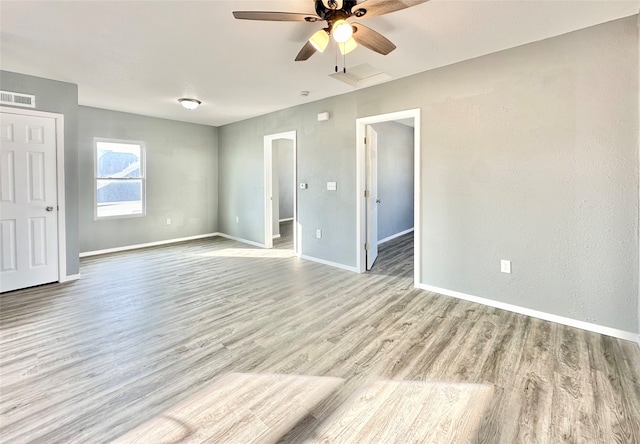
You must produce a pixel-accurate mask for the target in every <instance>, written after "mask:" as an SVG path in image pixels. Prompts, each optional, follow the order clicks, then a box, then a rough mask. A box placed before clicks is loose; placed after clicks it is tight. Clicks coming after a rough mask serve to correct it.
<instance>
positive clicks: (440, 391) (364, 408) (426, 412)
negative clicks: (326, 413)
mask: <svg viewBox="0 0 640 444" xmlns="http://www.w3.org/2000/svg"><path fill="white" fill-rule="evenodd" d="M492 398H493V386H491V385H487V384H465V383H447V382H439V381H435V382H422V381H386V380H385V381H371V382H368V383H366V384H365V385H364V386H362V387H361V388H360V389H359V390H357V391H356V392H355V393H353V394H352V395H351V396H350V397H349V399H347V400H346V401H345V402H344V403H342V404H341V405H340V407H339V408H338V409H337V410H336V411H335V412H334V413H333V414H332V415H331V416H330V417H329V418H327V419H326V420H325V421H324V422H323V423H322V424H321V425H320V426H319V427H318V429H317V430H316V433H315V435H314V437H313V439H311V440H307V441H305V443H326V442H331V443H337V442H344V443H351V442H354V443H374V442H379V443H383V442H384V443H400V442H402V443H408V442H428V443H438V444H440V443H442V444H445V443H447V444H448V443H472V442H475V441H476V439H477V432H478V429H479V426H480V422H481V420H482V418H483V416H484V414H485V412H486V410H487V408H488V407H489V406H490V404H491V401H492Z"/></svg>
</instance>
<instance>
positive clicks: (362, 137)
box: [356, 109, 420, 284]
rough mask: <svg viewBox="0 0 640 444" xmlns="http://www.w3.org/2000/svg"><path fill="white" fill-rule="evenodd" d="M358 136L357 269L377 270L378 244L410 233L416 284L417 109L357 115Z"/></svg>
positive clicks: (417, 214)
mask: <svg viewBox="0 0 640 444" xmlns="http://www.w3.org/2000/svg"><path fill="white" fill-rule="evenodd" d="M356 136H357V193H358V194H357V209H358V210H357V211H358V214H357V219H358V230H357V236H356V237H357V242H358V245H357V247H358V249H357V252H358V254H357V268H358V271H359V272H360V273H362V272H365V271H367V270H371V269H375V260H376V257H377V254H378V244H380V243H383V242H386V241H392V240H393V239H395V238H399V237H400V236H403V235H407V236H409V234H408V233H411V232H413V246H414V248H413V270H414V272H413V274H414V283H416V284H417V283H418V282H419V280H420V276H419V274H420V273H419V271H420V251H419V248H417V246H418V245H420V223H419V220H420V212H419V207H420V183H419V182H420V180H419V179H420V175H419V171H420V150H419V147H420V110H419V109H415V110H408V111H400V112H396V113H390V114H383V115H378V116H371V117H364V118H360V119H357V120H356ZM407 145H408V146H407ZM394 149H396V151H394ZM407 150H408V151H407ZM407 157H408V159H407ZM383 184H384V185H383ZM408 187H409V191H407V189H408ZM408 219H409V220H408ZM390 243H391V242H390Z"/></svg>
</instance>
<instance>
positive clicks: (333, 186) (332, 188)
mask: <svg viewBox="0 0 640 444" xmlns="http://www.w3.org/2000/svg"><path fill="white" fill-rule="evenodd" d="M337 189H338V183H337V182H327V190H328V191H336V190H337Z"/></svg>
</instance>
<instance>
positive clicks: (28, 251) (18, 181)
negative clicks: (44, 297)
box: [0, 107, 66, 292]
mask: <svg viewBox="0 0 640 444" xmlns="http://www.w3.org/2000/svg"><path fill="white" fill-rule="evenodd" d="M63 129H64V119H63V116H62V115H61V114H54V113H46V112H40V111H34V110H22V109H14V108H6V107H2V108H0V131H1V136H0V139H1V146H0V170H1V174H0V213H1V214H2V220H1V221H0V250H1V251H0V254H1V256H0V292H6V291H12V290H18V289H21V288H27V287H32V286H35V285H41V284H47V283H51V282H56V281H64V280H65V277H66V250H65V245H66V244H65V241H64V240H65V236H64V229H65V223H64V222H65V220H64V159H63V151H64V149H63V147H64V145H63V136H62V133H63Z"/></svg>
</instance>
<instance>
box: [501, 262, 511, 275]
mask: <svg viewBox="0 0 640 444" xmlns="http://www.w3.org/2000/svg"><path fill="white" fill-rule="evenodd" d="M500 271H501V272H503V273H511V261H507V260H504V259H502V260H501V261H500Z"/></svg>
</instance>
